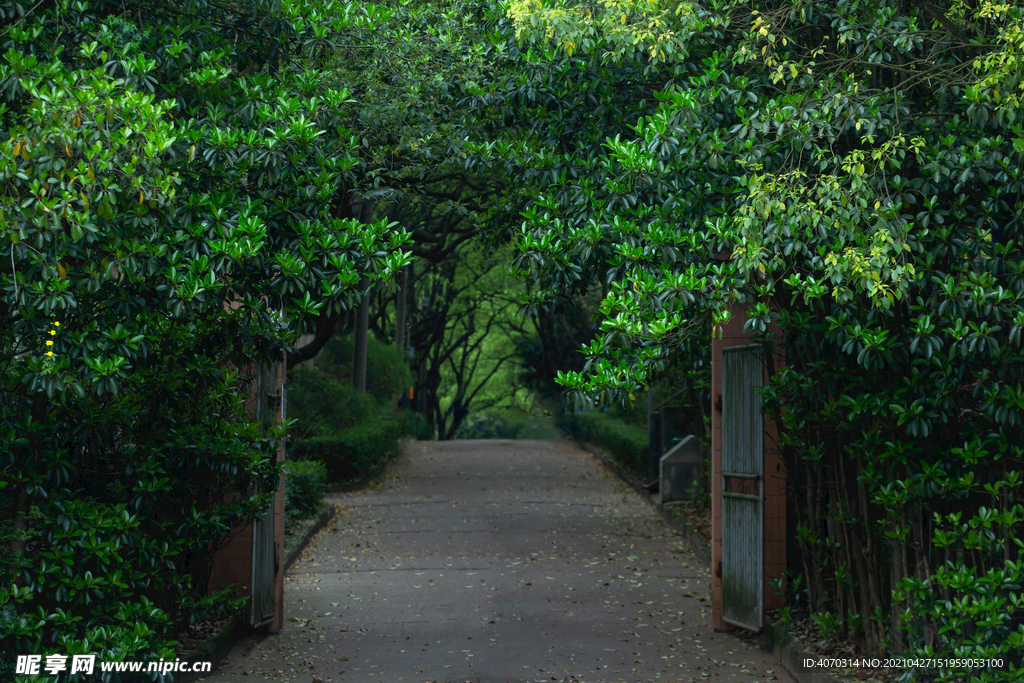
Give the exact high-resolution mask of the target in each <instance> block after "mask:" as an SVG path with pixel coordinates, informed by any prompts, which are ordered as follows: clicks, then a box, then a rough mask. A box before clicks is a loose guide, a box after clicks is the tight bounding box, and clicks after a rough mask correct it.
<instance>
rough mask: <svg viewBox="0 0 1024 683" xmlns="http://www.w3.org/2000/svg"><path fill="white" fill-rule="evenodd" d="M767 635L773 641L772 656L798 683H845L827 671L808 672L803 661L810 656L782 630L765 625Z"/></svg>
mask: <svg viewBox="0 0 1024 683" xmlns="http://www.w3.org/2000/svg"><path fill="white" fill-rule="evenodd" d="M764 632H765V635H767V636H768V637H769V638H770V639H771V641H772V654H773V655H775V658H776V659H777V660H779V663H780V664H782V666H783V667H785V669H786V671H788V672H789V674H790V675H791V676H792V677H793V678H795V679H796V680H797V683H845V682H844V681H842V680H841V679H839V678H837V677H835V676H833V675H832V674H830V673H828V672H827V671H808V670H807V669H805V668H804V667H803V666H802V665H801V660H803V658H804V657H807V656H808V655H807V654H805V653H804V652H803V650H801V649H800V647H799V646H798V645H797V644H796V643H795V642H794V641H793V639H792V638H790V637H789V636H787V635H786V634H785V633H783V632H782V629H781V628H779V627H777V626H774V625H772V624H765V627H764Z"/></svg>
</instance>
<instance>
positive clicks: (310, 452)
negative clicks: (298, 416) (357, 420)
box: [288, 420, 402, 483]
mask: <svg viewBox="0 0 1024 683" xmlns="http://www.w3.org/2000/svg"><path fill="white" fill-rule="evenodd" d="M401 433H402V430H401V425H400V424H399V423H398V421H396V420H375V421H372V422H369V423H367V424H364V425H361V426H359V427H354V428H352V429H347V430H345V431H342V432H338V433H337V434H335V435H333V436H324V437H316V438H312V439H304V440H302V441H296V442H295V443H293V444H292V445H291V446H290V447H289V449H288V454H289V459H290V460H292V461H298V460H303V461H305V460H319V461H321V462H322V463H323V464H324V466H325V467H326V468H327V480H328V481H330V482H332V483H350V482H355V481H359V480H362V479H366V478H368V477H371V476H373V475H375V474H377V473H378V472H380V471H381V469H383V466H384V465H385V464H386V463H387V462H388V461H389V460H390V459H391V458H392V457H394V455H396V454H397V453H398V439H399V437H400V436H401Z"/></svg>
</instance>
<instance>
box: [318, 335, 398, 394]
mask: <svg viewBox="0 0 1024 683" xmlns="http://www.w3.org/2000/svg"><path fill="white" fill-rule="evenodd" d="M352 352H353V344H352V337H351V336H344V337H334V338H333V339H331V340H330V341H328V342H327V344H326V345H325V346H324V348H323V349H321V351H320V353H319V354H318V355H317V357H316V367H317V369H318V370H319V371H321V372H323V373H325V374H327V375H330V376H331V377H333V378H334V379H336V380H338V381H339V382H341V383H342V384H351V383H352ZM413 384H414V381H413V377H412V370H410V369H409V366H408V365H407V364H406V362H405V359H404V358H403V357H402V354H401V353H399V352H398V350H396V349H395V348H394V347H393V346H390V345H388V344H382V343H381V342H379V341H377V340H376V339H374V338H373V337H370V338H369V339H368V340H367V343H366V392H367V393H368V394H370V395H371V396H373V397H374V398H376V399H377V400H378V401H391V395H392V394H396V393H399V394H400V393H404V392H405V391H406V390H407V389H408V388H409V387H410V386H412V385H413Z"/></svg>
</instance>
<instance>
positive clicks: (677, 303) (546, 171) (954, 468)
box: [484, 0, 1024, 680]
mask: <svg viewBox="0 0 1024 683" xmlns="http://www.w3.org/2000/svg"><path fill="white" fill-rule="evenodd" d="M509 14H510V16H511V17H512V19H513V20H514V22H515V27H516V33H517V35H518V37H519V39H520V40H521V41H524V45H525V44H528V45H530V46H531V48H530V49H529V50H527V49H525V47H524V54H523V64H522V68H521V69H520V70H518V71H516V72H515V73H516V74H517V75H516V80H515V81H514V88H510V87H509V85H508V84H506V83H498V84H496V85H495V88H494V90H493V93H490V94H488V95H487V96H486V97H485V98H484V99H486V98H491V99H494V98H497V97H502V96H509V95H511V94H512V93H518V94H523V95H525V97H526V98H527V99H528V100H529V101H530V105H528V107H527V109H528V111H529V113H528V114H527V115H528V116H529V117H530V118H531V119H532V120H534V121H538V122H539V124H538V125H535V126H533V127H531V128H530V129H529V130H528V134H526V133H524V134H523V135H522V137H521V138H519V139H512V140H511V141H510V142H509V144H508V145H507V146H506V147H505V148H504V149H503V151H504V152H505V158H506V159H507V160H508V163H510V164H512V165H515V164H519V168H520V169H522V170H521V177H523V178H526V177H533V178H535V182H534V183H533V187H534V188H535V198H534V200H533V201H532V202H531V203H530V205H529V206H528V207H527V208H526V210H525V212H524V217H525V222H524V225H523V229H522V232H521V234H520V236H519V238H518V245H519V247H520V250H521V255H520V258H519V261H518V265H519V272H520V274H521V276H522V277H523V278H524V279H525V280H526V281H527V283H528V285H530V286H531V287H532V295H531V298H530V300H529V303H530V304H531V305H536V306H538V307H542V306H545V305H547V304H548V303H549V302H552V301H557V300H558V298H559V297H563V296H567V295H568V296H573V295H577V294H579V293H580V292H583V291H586V290H587V289H589V288H591V287H593V286H595V285H596V284H598V283H599V282H603V283H604V285H605V286H606V287H608V290H609V291H608V294H607V295H606V296H605V298H604V301H603V303H602V311H603V313H604V314H605V318H604V320H603V322H602V323H601V327H602V331H603V336H602V337H601V338H599V339H598V340H597V341H596V342H595V343H592V344H590V345H589V346H588V347H587V348H586V349H585V350H586V352H587V354H588V357H589V365H588V367H587V368H586V369H585V370H584V371H583V372H569V373H564V374H563V376H562V378H561V381H562V383H563V384H564V385H566V386H568V387H570V388H575V389H579V390H583V391H587V392H591V393H603V395H605V396H606V397H610V396H616V395H618V396H623V395H629V394H632V393H633V392H635V391H636V390H637V389H639V388H640V387H642V386H643V384H644V383H645V382H646V381H648V379H649V378H650V377H652V376H657V373H658V372H659V368H660V367H662V365H663V364H664V363H665V361H666V359H668V358H669V357H670V356H671V355H672V354H673V353H678V354H681V355H682V356H683V357H696V356H695V354H694V353H693V351H694V348H693V346H692V345H693V344H694V343H695V341H694V340H695V339H696V340H699V341H697V342H696V343H699V344H706V343H707V341H706V340H707V339H708V338H709V333H710V332H712V331H714V330H715V329H716V327H717V325H718V324H720V323H721V322H722V321H723V320H724V319H725V318H726V317H727V316H728V314H729V304H731V303H733V302H744V303H746V304H747V305H748V311H749V319H748V320H747V321H746V325H747V328H748V329H750V330H752V331H753V332H754V333H755V339H756V340H757V341H759V342H760V343H761V344H762V345H763V349H764V350H765V352H766V355H765V358H766V359H768V360H775V361H776V363H775V364H770V365H769V368H768V370H769V373H770V375H771V380H772V381H771V386H770V387H769V389H767V390H766V391H765V393H764V397H765V410H766V412H767V413H768V414H770V415H772V416H773V417H774V418H775V419H776V421H777V423H778V424H779V425H780V431H781V434H780V438H779V440H778V441H777V443H775V444H774V445H773V447H776V448H778V449H779V450H780V453H781V454H782V455H783V459H784V461H785V465H786V470H787V474H788V476H789V477H790V492H791V494H792V495H793V496H794V503H795V505H794V506H793V507H792V509H793V510H794V511H795V512H796V514H797V517H798V536H799V538H798V545H799V546H800V547H801V548H802V551H803V553H804V556H805V557H806V560H807V563H806V566H805V567H804V571H803V572H800V573H801V574H802V575H803V576H802V581H803V583H802V584H799V585H802V586H803V589H800V590H797V589H796V588H793V586H791V588H792V589H793V590H794V591H797V592H794V594H793V597H794V598H795V602H796V604H803V605H804V606H805V607H806V608H807V609H809V610H810V611H811V612H812V613H813V614H814V616H815V620H816V621H818V622H819V624H820V625H822V628H824V629H826V631H829V632H831V631H835V632H836V633H841V634H842V635H847V634H849V635H852V636H854V637H856V638H857V639H858V640H859V641H860V643H861V646H862V647H863V648H864V649H865V650H867V651H871V650H877V649H878V648H887V649H890V650H891V651H899V650H901V649H910V650H914V651H916V652H921V653H927V652H956V653H958V654H966V653H969V652H972V653H978V654H979V655H980V654H981V653H996V652H997V653H1004V654H1005V653H1013V652H1019V651H1020V650H1019V648H1020V646H1021V645H1022V644H1024V626H1022V625H1021V622H1020V619H1021V614H1022V613H1021V606H1020V603H1019V596H1015V595H1014V590H1015V589H1014V588H1013V586H1017V585H1019V581H1020V580H1021V565H1020V561H1021V559H1022V558H1024V546H1022V545H1021V540H1020V538H1019V529H1020V525H1021V522H1022V519H1024V508H1022V507H1021V506H1020V504H1019V503H1017V502H1015V501H1016V500H1019V498H1017V496H1019V489H1020V476H1021V468H1022V464H1024V457H1022V456H1024V453H1022V451H1021V450H1020V446H1019V444H1020V443H1021V437H1022V435H1021V433H1020V426H1021V424H1022V423H1024V412H1022V411H1024V405H1022V404H1021V403H1020V400H1019V386H1020V384H1021V381H1022V380H1024V377H1022V376H1021V365H1020V354H1021V351H1020V349H1021V347H1020V344H1021V340H1020V333H1021V327H1022V325H1024V307H1022V301H1024V279H1022V278H1021V273H1022V272H1024V260H1022V258H1021V256H1020V247H1019V243H1020V240H1021V222H1020V216H1021V212H1022V209H1024V206H1022V204H1021V199H1020V196H1021V195H1020V193H1021V185H1020V162H1021V154H1022V152H1024V142H1022V141H1021V139H1020V136H1021V126H1020V123H1019V106H1018V100H1019V90H1020V80H1019V75H1018V74H1019V67H1018V58H1017V54H1018V52H1019V35H1020V25H1021V17H1022V8H1021V7H1018V6H1016V5H1015V4H1014V5H999V6H996V5H992V4H990V3H960V2H952V3H927V2H871V3H862V2H857V1H856V0H851V1H848V2H847V1H840V2H837V3H818V2H719V3H716V2H711V3H707V4H704V5H697V4H691V3H658V2H653V3H629V4H627V3H618V2H611V1H609V2H600V3H587V2H578V3H577V2H567V3H547V2H543V1H540V0H527V1H524V2H513V3H510V5H509ZM516 88H518V90H517V89H516ZM603 117H607V118H608V119H611V120H612V121H611V122H609V121H605V120H604V119H603ZM609 123H610V125H609ZM518 130H520V131H522V130H524V129H523V128H520V129H518ZM773 323H775V325H773ZM778 363H784V365H779V364H778ZM982 529H985V530H986V531H981V530H982ZM883 566H888V567H890V570H889V571H886V572H879V571H877V569H876V568H878V567H883ZM791 578H793V577H791ZM801 601H803V602H802V603H801ZM996 614H999V616H995V615H996ZM1011 658H1012V659H1013V656H1012V655H1011ZM1013 662H1014V664H1013V666H1014V667H1017V668H1018V670H1019V667H1020V666H1022V664H1024V663H1022V662H1021V661H1020V660H1019V658H1016V659H1013ZM919 673H920V674H921V675H927V676H938V677H939V678H942V679H944V680H957V679H958V677H960V676H964V675H966V674H965V672H963V671H962V670H959V671H949V670H947V671H941V672H930V673H929V672H919ZM977 675H980V676H981V680H1003V679H1004V678H1000V677H1006V676H1009V678H1005V680H1009V679H1010V678H1012V677H1013V676H1015V675H1018V674H1017V673H1013V672H1009V673H1007V672H993V671H988V672H983V673H981V674H977Z"/></svg>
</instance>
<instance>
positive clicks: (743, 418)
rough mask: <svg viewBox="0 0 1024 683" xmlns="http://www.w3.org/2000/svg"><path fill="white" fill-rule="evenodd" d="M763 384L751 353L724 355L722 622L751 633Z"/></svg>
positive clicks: (757, 611)
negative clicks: (760, 394)
mask: <svg viewBox="0 0 1024 683" xmlns="http://www.w3.org/2000/svg"><path fill="white" fill-rule="evenodd" d="M763 379H764V370H763V365H762V363H761V354H760V352H759V351H758V350H757V349H756V348H752V347H748V346H744V347H733V348H727V349H725V350H724V352H723V353H722V619H723V620H724V621H726V622H728V623H730V624H733V625H735V626H740V627H742V628H745V629H749V630H751V631H760V630H761V628H762V627H763V626H764V416H763V415H762V413H761V397H760V396H759V395H758V393H757V388H758V387H760V386H762V385H763V384H764V381H763ZM735 489H740V490H741V491H742V492H739V491H736V490H735ZM755 491H756V493H755Z"/></svg>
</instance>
